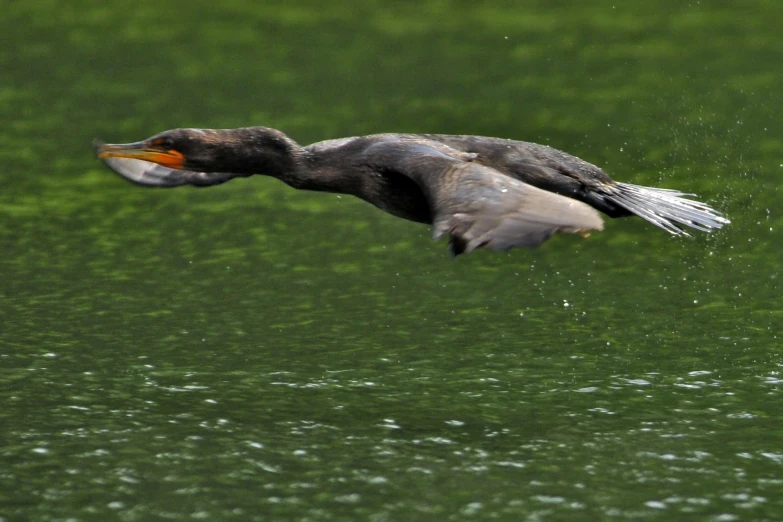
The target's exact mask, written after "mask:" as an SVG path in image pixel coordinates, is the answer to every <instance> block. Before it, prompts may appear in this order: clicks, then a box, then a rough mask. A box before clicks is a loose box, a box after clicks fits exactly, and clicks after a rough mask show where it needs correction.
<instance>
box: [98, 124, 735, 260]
mask: <svg viewBox="0 0 783 522" xmlns="http://www.w3.org/2000/svg"><path fill="white" fill-rule="evenodd" d="M95 151H96V155H97V157H98V158H100V159H101V160H103V162H104V163H105V164H106V165H107V166H108V167H109V168H111V169H112V170H113V171H115V172H116V173H117V174H119V175H120V176H122V177H123V178H125V179H127V180H129V181H131V182H133V183H136V184H138V185H144V186H148V187H176V186H180V185H194V186H198V187H205V186H210V185H218V184H220V183H225V182H226V181H229V180H231V179H233V178H240V177H248V176H252V175H254V174H261V175H267V176H272V177H275V178H277V179H279V180H281V181H283V182H284V183H286V184H288V185H290V186H291V187H293V188H296V189H303V190H315V191H322V192H334V193H338V194H350V195H352V196H356V197H358V198H361V199H363V200H365V201H367V202H369V203H372V204H373V205H375V206H376V207H378V208H380V209H381V210H385V211H386V212H388V213H390V214H392V215H394V216H397V217H401V218H404V219H408V220H411V221H416V222H420V223H427V224H431V225H432V227H433V235H434V238H435V239H438V238H440V237H442V236H444V235H448V237H449V250H450V252H451V254H452V255H454V256H456V255H459V254H462V253H465V252H471V251H473V250H475V249H477V248H481V247H485V248H489V249H493V250H508V249H510V248H512V247H515V246H525V247H529V248H533V247H537V246H539V245H540V244H541V243H543V242H544V241H546V240H547V239H549V238H550V237H551V236H552V235H553V234H554V233H555V232H571V233H577V234H581V235H583V236H586V235H587V234H588V233H589V232H590V231H592V230H602V229H603V221H602V219H601V216H600V215H599V214H598V212H597V211H600V212H602V213H604V214H606V215H607V216H609V217H612V218H619V217H626V216H632V215H636V216H639V217H641V218H643V219H646V220H647V221H649V222H650V223H652V224H653V225H656V226H658V227H660V228H662V229H664V230H666V231H667V232H669V233H670V234H673V235H676V236H677V235H689V234H688V233H687V232H686V231H685V230H684V229H683V226H685V227H690V228H692V229H696V230H701V231H704V232H709V231H711V230H714V229H719V228H721V227H723V225H725V224H728V223H729V220H728V219H726V218H725V217H723V216H722V215H721V214H720V213H719V212H717V211H716V210H714V209H712V208H711V207H709V206H708V205H706V204H704V203H700V202H698V201H694V200H693V199H689V198H688V197H689V196H693V194H686V193H683V192H679V191H677V190H671V189H661V188H651V187H643V186H639V185H631V184H629V183H621V182H617V181H614V180H612V179H611V178H610V177H609V176H608V175H607V174H606V173H605V172H604V171H603V170H601V169H600V168H599V167H596V166H595V165H592V164H590V163H588V162H586V161H584V160H581V159H579V158H577V157H575V156H572V155H570V154H566V153H565V152H562V151H559V150H557V149H553V148H551V147H548V146H546V145H538V144H536V143H528V142H523V141H514V140H507V139H502V138H490V137H483V136H458V135H444V134H374V135H370V136H358V137H352V138H342V139H335V140H327V141H320V142H317V143H313V144H311V145H307V146H305V147H303V146H301V145H299V144H298V143H296V142H295V141H294V140H292V139H291V138H289V137H288V136H286V135H285V134H283V133H282V132H280V131H279V130H276V129H272V128H268V127H245V128H239V129H173V130H167V131H164V132H161V133H159V134H156V135H154V136H152V137H151V138H148V139H146V140H143V141H139V142H136V143H127V144H103V143H97V142H96V143H95Z"/></svg>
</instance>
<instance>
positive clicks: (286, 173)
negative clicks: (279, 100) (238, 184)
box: [204, 127, 304, 182]
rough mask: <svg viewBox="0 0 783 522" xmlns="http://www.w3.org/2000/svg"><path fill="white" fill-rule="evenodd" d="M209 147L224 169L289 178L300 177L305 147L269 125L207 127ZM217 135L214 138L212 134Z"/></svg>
mask: <svg viewBox="0 0 783 522" xmlns="http://www.w3.org/2000/svg"><path fill="white" fill-rule="evenodd" d="M205 132H208V133H209V134H208V136H207V137H205V138H204V139H205V143H206V145H207V147H206V148H207V149H210V147H209V145H210V142H211V141H213V140H214V143H215V144H217V147H216V150H215V149H213V150H211V151H210V154H211V156H212V157H211V158H210V159H212V160H214V161H215V162H216V164H218V165H220V168H221V170H225V171H227V172H234V173H237V174H243V175H246V176H249V175H251V174H262V175H266V176H272V177H275V178H279V179H281V180H283V181H286V182H288V180H289V179H294V180H295V179H297V178H298V177H300V175H301V174H300V171H301V170H302V169H303V156H304V150H303V149H302V147H301V146H300V145H299V144H298V143H296V142H295V141H294V140H292V139H291V138H289V137H288V136H286V135H285V134H283V133H282V132H280V131H278V130H275V129H270V128H267V127H245V128H241V129H226V130H214V131H205ZM213 136H214V138H213Z"/></svg>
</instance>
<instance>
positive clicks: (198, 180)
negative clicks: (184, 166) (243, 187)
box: [101, 158, 238, 187]
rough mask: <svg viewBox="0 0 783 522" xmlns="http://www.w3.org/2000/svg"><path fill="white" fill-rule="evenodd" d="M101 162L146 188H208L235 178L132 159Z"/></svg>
mask: <svg viewBox="0 0 783 522" xmlns="http://www.w3.org/2000/svg"><path fill="white" fill-rule="evenodd" d="M101 161H103V163H105V164H106V166H108V167H109V168H110V169H111V170H113V171H114V172H116V173H117V174H119V175H120V176H122V177H123V178H125V179H127V180H128V181H131V182H133V183H136V184H137V185H144V186H145V187H178V186H180V185H194V186H197V187H206V186H209V185H218V184H220V183H225V182H226V181H228V180H230V179H232V178H235V177H237V176H238V174H232V173H229V172H193V171H191V170H178V169H170V168H168V167H164V166H163V165H158V164H157V163H152V162H149V161H144V160H139V159H130V158H102V159H101Z"/></svg>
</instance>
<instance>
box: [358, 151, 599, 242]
mask: <svg viewBox="0 0 783 522" xmlns="http://www.w3.org/2000/svg"><path fill="white" fill-rule="evenodd" d="M366 154H367V162H368V164H370V165H371V166H372V165H373V163H374V164H375V168H383V169H386V170H388V169H392V170H394V171H395V172H397V173H399V174H402V175H405V176H407V177H409V178H410V179H412V180H414V181H415V182H416V183H417V184H418V185H419V187H420V188H421V190H422V192H424V194H425V197H426V198H427V201H428V202H429V204H430V208H431V209H432V214H433V235H434V237H435V239H438V238H440V237H441V236H443V235H446V234H448V235H449V237H450V243H449V247H450V249H451V252H452V254H453V255H459V254H462V253H464V252H471V251H472V250H475V249H476V248H480V247H485V248H490V249H493V250H508V249H510V248H512V247H515V246H525V247H529V248H533V247H537V246H538V245H540V244H541V243H543V242H544V241H546V240H547V239H549V238H550V237H551V236H552V234H554V233H555V232H572V233H581V234H583V235H584V234H586V233H587V232H588V231H590V230H601V229H603V221H602V220H601V218H600V216H599V215H598V213H597V212H596V211H595V210H594V209H592V208H591V207H589V206H588V205H586V204H584V203H581V202H579V201H576V200H573V199H570V198H567V197H564V196H560V195H558V194H553V193H551V192H547V191H545V190H542V189H539V188H536V187H533V186H531V185H528V184H527V183H524V182H522V181H519V180H518V179H515V178H512V177H510V176H507V175H505V174H503V173H501V172H498V171H497V170H495V169H492V168H490V167H487V166H484V165H481V164H479V163H477V162H474V161H472V160H473V159H474V157H475V155H470V154H465V153H464V152H460V151H457V150H454V149H451V148H449V147H447V146H445V145H444V144H442V143H436V142H422V141H414V140H412V141H410V142H395V141H389V142H381V143H378V144H375V145H373V146H371V147H369V148H368V149H367V151H366Z"/></svg>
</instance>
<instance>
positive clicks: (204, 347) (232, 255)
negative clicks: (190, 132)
mask: <svg viewBox="0 0 783 522" xmlns="http://www.w3.org/2000/svg"><path fill="white" fill-rule="evenodd" d="M528 4H529V5H527V4H526V5H525V6H520V5H519V3H518V2H515V3H510V2H509V3H494V4H492V5H483V4H476V3H462V2H441V1H420V2H416V3H402V4H399V5H398V6H397V5H396V6H395V7H394V8H391V7H389V6H388V5H387V4H385V3H381V2H369V3H365V4H363V6H361V7H357V6H356V5H354V4H353V3H348V2H343V3H341V2H331V3H330V4H329V6H328V7H324V6H322V5H321V4H315V3H307V2H272V3H269V2H267V3H265V5H264V6H258V5H257V4H256V3H254V2H244V1H233V2H226V3H222V4H220V5H219V6H218V5H211V4H210V5H206V4H205V5H203V6H199V5H194V4H190V3H184V2H177V1H170V2H164V3H162V4H156V5H155V6H146V7H145V6H141V7H135V8H133V9H127V8H125V7H123V8H121V9H119V8H116V7H112V6H110V5H107V6H103V7H100V6H98V7H96V6H95V5H93V4H92V3H87V2H69V3H68V4H67V5H66V4H65V3H61V2H27V3H17V4H13V5H8V6H6V7H5V8H4V16H3V17H2V19H0V35H2V36H0V38H2V39H3V41H4V43H5V45H2V46H0V69H1V70H2V71H3V78H4V81H3V82H2V85H0V121H3V124H4V125H3V130H2V132H0V159H2V162H3V170H2V173H0V177H1V178H2V181H3V190H2V192H0V220H2V224H3V226H2V227H0V246H1V247H2V252H3V255H2V256H0V270H2V274H3V277H2V278H0V297H1V298H2V306H0V324H2V330H0V401H2V402H1V404H2V408H0V423H2V427H3V428H2V438H1V439H0V441H1V442H0V444H1V445H2V446H0V456H1V457H2V465H1V466H0V520H17V519H35V520H95V519H107V518H108V519H114V518H116V519H121V520H151V519H158V518H167V519H175V520H185V519H188V520H189V519H199V518H202V519H212V520H230V519H237V520H286V519H288V520H373V521H383V520H461V519H477V520H480V519H499V520H597V519H631V518H638V519H644V520H667V521H668V520H676V519H682V520H690V519H693V517H698V518H700V519H708V520H716V521H717V520H720V521H730V520H748V519H753V520H779V519H780V518H781V517H783V502H781V500H780V493H779V492H780V491H781V487H782V486H783V450H781V444H780V442H779V440H780V433H781V430H782V429H783V425H782V424H781V420H780V414H779V413H780V411H779V410H780V408H779V403H780V400H781V395H780V394H781V364H783V360H782V359H781V350H780V345H781V342H780V335H781V334H780V326H781V323H782V320H783V300H782V299H781V286H780V282H779V274H780V272H781V268H783V256H782V255H781V253H780V249H779V245H780V230H781V229H783V218H781V212H780V206H779V203H778V202H779V200H780V192H779V189H778V184H779V179H780V175H781V170H783V133H782V129H781V125H780V122H781V121H782V120H781V116H782V115H783V114H782V112H783V111H781V108H783V102H782V100H781V96H780V93H779V88H780V85H781V83H782V82H781V80H782V79H783V78H781V73H780V67H779V64H780V58H781V56H780V38H779V28H780V26H781V22H782V21H783V20H781V17H780V15H779V14H778V12H779V8H778V6H777V4H776V3H774V2H761V1H759V2H746V3H743V4H736V5H735V4H732V3H711V4H710V5H704V4H703V3H702V4H681V3H679V2H667V1H656V2H648V3H646V4H645V5H634V6H620V5H613V4H612V3H609V2H591V3H585V4H584V5H576V6H575V5H573V4H572V3H565V2H554V3H553V2H539V3H535V2H534V3H528ZM256 124H260V125H268V126H272V127H276V128H279V129H281V130H284V131H285V132H287V133H288V134H289V135H291V136H292V137H293V138H295V139H297V140H299V141H300V142H302V143H308V142H311V141H317V140H321V139H327V138H335V137H340V136H348V135H357V134H366V133H374V132H389V131H399V132H442V133H465V134H483V135H491V136H503V137H509V138H517V139H524V140H530V141H537V142H542V143H548V144H551V145H553V146H556V147H558V148H561V149H564V150H567V151H569V152H571V153H574V154H576V155H578V156H581V157H583V158H585V159H587V160H588V161H591V162H594V163H597V164H599V165H602V166H604V167H605V168H606V170H607V171H608V172H610V173H611V174H612V175H613V176H614V177H616V178H618V179H622V180H624V181H629V182H633V183H639V184H650V185H657V186H663V187H668V188H679V189H682V190H686V191H693V192H696V193H698V194H700V197H701V198H702V199H704V200H705V201H708V202H710V203H711V204H713V205H714V206H716V207H718V208H721V209H724V210H725V211H726V212H727V213H728V215H729V217H730V218H731V219H732V225H731V226H730V227H728V228H727V229H724V230H722V231H720V232H718V233H715V234H712V235H709V236H705V235H700V236H698V237H694V238H693V239H676V238H672V237H669V236H667V235H666V234H665V233H663V232H662V231H660V230H657V229H654V227H652V226H650V225H648V224H646V223H644V222H642V221H641V220H622V221H611V222H608V223H607V226H606V230H605V231H604V232H603V233H601V234H594V235H593V236H591V237H590V238H589V239H587V240H582V239H581V238H578V237H557V238H554V239H553V240H552V241H550V242H549V243H547V244H546V245H545V246H544V247H543V248H541V249H539V250H536V251H525V250H516V251H512V252H510V253H508V254H505V253H492V252H476V253H474V254H471V255H468V256H462V257H460V258H458V259H457V260H455V261H451V260H450V259H449V258H448V256H447V254H446V246H445V244H444V243H443V242H441V243H433V242H432V241H431V239H430V231H429V229H428V227H425V226H421V225H417V224H415V223H410V222H404V221H401V220H399V219H395V218H393V217H391V216H388V215H385V214H383V213H381V212H379V211H378V210H376V209H374V208H372V207H371V206H369V205H367V204H365V203H362V202H360V201H357V200H354V199H353V198H349V197H340V196H336V195H330V194H315V193H303V192H295V191H292V190H290V189H288V188H287V187H285V186H283V185H282V184H280V183H279V182H277V181H276V180H271V179H263V178H260V177H259V178H251V179H246V180H236V181H233V182H231V183H228V184H226V185H222V186H220V187H214V188H210V189H208V190H196V189H186V188H183V189H178V190H170V191H166V190H160V191H157V190H144V189H141V188H138V187H134V186H131V185H129V184H127V183H125V182H123V181H122V180H120V179H118V178H117V177H116V176H113V175H112V174H111V173H109V172H108V171H106V170H105V169H103V168H102V167H101V165H100V164H99V163H98V162H96V161H95V160H94V159H93V158H92V157H91V151H90V142H91V140H92V139H93V138H95V137H99V138H102V139H105V140H108V141H114V142H123V141H133V140H137V139H141V138H143V137H146V136H149V135H151V134H153V133H155V132H157V131H160V130H163V129H166V128H171V127H178V126H194V127H217V128H226V127H234V126H244V125H256Z"/></svg>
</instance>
